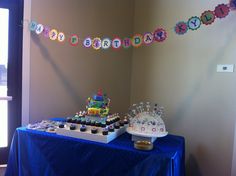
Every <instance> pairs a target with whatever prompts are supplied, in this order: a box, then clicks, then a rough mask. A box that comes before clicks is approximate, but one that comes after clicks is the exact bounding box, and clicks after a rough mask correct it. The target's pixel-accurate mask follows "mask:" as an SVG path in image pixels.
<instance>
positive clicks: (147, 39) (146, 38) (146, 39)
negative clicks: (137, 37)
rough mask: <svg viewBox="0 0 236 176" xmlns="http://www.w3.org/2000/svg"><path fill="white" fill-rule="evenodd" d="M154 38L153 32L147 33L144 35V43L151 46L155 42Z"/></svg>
mask: <svg viewBox="0 0 236 176" xmlns="http://www.w3.org/2000/svg"><path fill="white" fill-rule="evenodd" d="M153 39H154V36H153V34H152V33H151V32H146V33H145V34H144V35H143V43H145V44H146V45H150V44H151V43H152V42H153Z"/></svg>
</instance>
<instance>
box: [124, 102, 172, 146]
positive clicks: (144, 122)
mask: <svg viewBox="0 0 236 176" xmlns="http://www.w3.org/2000/svg"><path fill="white" fill-rule="evenodd" d="M163 115H164V108H163V107H161V106H158V105H157V104H153V105H151V104H150V102H146V103H143V102H140V103H139V104H133V106H132V107H130V108H129V113H128V114H127V116H128V118H129V127H128V128H127V132H128V133H130V134H132V140H133V141H149V142H154V141H155V140H156V139H157V137H164V136H166V135H167V134H168V132H167V131H166V128H165V124H164V122H163V120H162V118H163Z"/></svg>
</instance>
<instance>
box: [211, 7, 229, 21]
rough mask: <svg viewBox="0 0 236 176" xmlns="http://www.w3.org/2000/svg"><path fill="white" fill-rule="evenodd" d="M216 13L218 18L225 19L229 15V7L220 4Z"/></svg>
mask: <svg viewBox="0 0 236 176" xmlns="http://www.w3.org/2000/svg"><path fill="white" fill-rule="evenodd" d="M214 12H215V16H216V17H217V18H224V17H226V16H227V15H228V14H229V6H227V5H226V4H219V5H218V6H216V8H215V11H214Z"/></svg>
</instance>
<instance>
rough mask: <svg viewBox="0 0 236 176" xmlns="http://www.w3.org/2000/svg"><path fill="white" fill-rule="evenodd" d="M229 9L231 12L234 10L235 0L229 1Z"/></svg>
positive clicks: (235, 6) (235, 8) (235, 7)
mask: <svg viewBox="0 0 236 176" xmlns="http://www.w3.org/2000/svg"><path fill="white" fill-rule="evenodd" d="M229 7H230V9H231V10H236V0H230V1H229Z"/></svg>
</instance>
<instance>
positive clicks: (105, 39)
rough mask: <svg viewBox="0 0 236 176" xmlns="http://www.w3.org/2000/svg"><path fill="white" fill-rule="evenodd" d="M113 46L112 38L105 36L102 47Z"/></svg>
mask: <svg viewBox="0 0 236 176" xmlns="http://www.w3.org/2000/svg"><path fill="white" fill-rule="evenodd" d="M110 47H111V40H110V39H109V38H104V39H103V40H102V49H108V48H110Z"/></svg>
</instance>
